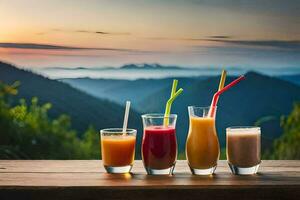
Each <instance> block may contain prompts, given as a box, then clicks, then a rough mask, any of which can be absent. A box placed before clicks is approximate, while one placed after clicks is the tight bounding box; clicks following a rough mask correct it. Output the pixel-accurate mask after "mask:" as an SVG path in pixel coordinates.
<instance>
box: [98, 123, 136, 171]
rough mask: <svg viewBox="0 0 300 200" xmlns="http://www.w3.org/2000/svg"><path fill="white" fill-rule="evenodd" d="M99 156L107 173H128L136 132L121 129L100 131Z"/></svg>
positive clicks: (131, 162) (130, 166)
mask: <svg viewBox="0 0 300 200" xmlns="http://www.w3.org/2000/svg"><path fill="white" fill-rule="evenodd" d="M100 134H101V138H100V143H101V154H102V161H103V165H104V168H105V169H106V171H107V172H108V173H128V172H130V170H131V168H132V165H133V161H134V154H135V142H136V130H135V129H127V130H126V133H123V131H122V129H121V128H109V129H102V130H101V131H100Z"/></svg>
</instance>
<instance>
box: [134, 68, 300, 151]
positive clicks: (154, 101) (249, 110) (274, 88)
mask: <svg viewBox="0 0 300 200" xmlns="http://www.w3.org/2000/svg"><path fill="white" fill-rule="evenodd" d="M233 79H234V77H228V78H227V81H226V82H227V83H228V82H229V81H232V80H233ZM218 82H219V77H211V78H208V79H206V80H200V81H195V82H194V83H193V84H189V85H186V84H185V83H184V82H183V83H181V82H180V87H183V88H184V90H185V91H184V95H182V96H180V97H178V99H177V100H176V101H175V102H174V105H173V107H172V111H173V113H178V114H179V119H178V123H180V126H179V127H178V132H179V134H178V135H181V136H182V138H185V137H186V134H187V131H188V113H187V106H188V105H199V106H208V105H210V102H211V99H212V96H213V93H214V92H215V91H216V90H217V87H218ZM169 92H170V88H166V89H163V90H161V91H159V92H157V93H154V94H152V95H149V96H148V97H145V100H146V99H147V102H145V101H142V102H144V103H143V104H142V105H140V107H143V108H144V111H145V112H159V111H162V110H163V108H164V102H166V100H167V98H168V95H169ZM296 101H300V87H299V86H296V85H294V84H291V83H289V82H286V81H283V80H280V79H276V78H272V77H268V76H264V75H261V74H258V73H255V72H249V73H247V74H246V80H244V81H242V82H241V83H239V84H238V85H236V86H235V87H234V88H231V89H230V90H229V91H227V92H226V93H224V94H223V95H222V96H221V97H220V100H219V104H218V113H217V122H216V123H217V129H218V133H219V138H220V141H221V144H223V146H224V144H225V129H226V127H229V126H245V125H246V126H249V125H254V124H255V122H257V121H259V120H260V119H262V118H265V117H268V118H270V120H268V121H267V123H265V124H264V127H262V128H263V129H262V137H263V142H264V143H266V144H270V141H272V140H273V139H274V138H276V137H278V136H279V134H280V133H281V129H280V127H279V119H280V116H281V115H285V114H288V113H289V112H290V111H291V109H292V105H293V103H294V102H296ZM271 122H273V123H272V124H271V125H270V123H271ZM181 145H183V146H184V144H182V143H181Z"/></svg>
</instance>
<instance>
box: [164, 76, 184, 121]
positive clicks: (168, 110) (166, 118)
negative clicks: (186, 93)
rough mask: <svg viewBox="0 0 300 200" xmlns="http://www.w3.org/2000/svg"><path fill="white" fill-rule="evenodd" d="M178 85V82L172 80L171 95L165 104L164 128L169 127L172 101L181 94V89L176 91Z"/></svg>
mask: <svg viewBox="0 0 300 200" xmlns="http://www.w3.org/2000/svg"><path fill="white" fill-rule="evenodd" d="M177 84H178V80H176V79H174V80H173V85H172V90H171V95H170V98H169V100H168V101H167V103H166V110H165V115H164V126H168V125H169V115H170V113H171V107H172V103H173V101H174V100H175V99H176V98H177V97H178V96H179V95H180V94H181V93H182V92H183V89H182V88H180V89H179V90H177V91H176V88H177Z"/></svg>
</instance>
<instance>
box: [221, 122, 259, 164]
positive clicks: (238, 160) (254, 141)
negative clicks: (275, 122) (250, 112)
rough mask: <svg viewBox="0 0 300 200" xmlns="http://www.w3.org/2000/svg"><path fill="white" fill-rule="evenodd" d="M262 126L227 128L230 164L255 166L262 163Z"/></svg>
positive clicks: (227, 151) (227, 149) (227, 152)
mask: <svg viewBox="0 0 300 200" xmlns="http://www.w3.org/2000/svg"><path fill="white" fill-rule="evenodd" d="M260 135H261V133H260V128H259V127H232V128H227V129H226V145H227V148H226V154H227V160H228V162H229V164H231V165H233V166H235V167H240V168H249V167H254V166H256V165H258V164H259V163H260V146H261V144H260Z"/></svg>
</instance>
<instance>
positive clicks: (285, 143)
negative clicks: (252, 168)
mask: <svg viewBox="0 0 300 200" xmlns="http://www.w3.org/2000/svg"><path fill="white" fill-rule="evenodd" d="M281 126H282V128H283V134H282V136H281V137H279V138H278V139H276V140H275V141H274V143H273V147H272V149H271V151H269V152H267V153H266V155H265V157H266V158H268V159H300V103H296V104H295V105H294V108H293V110H292V112H291V113H290V114H289V116H287V117H282V119H281Z"/></svg>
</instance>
